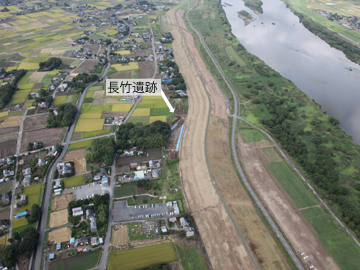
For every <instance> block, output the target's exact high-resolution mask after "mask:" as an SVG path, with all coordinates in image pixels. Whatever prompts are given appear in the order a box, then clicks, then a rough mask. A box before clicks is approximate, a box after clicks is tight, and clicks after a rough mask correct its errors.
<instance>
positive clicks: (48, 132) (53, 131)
mask: <svg viewBox="0 0 360 270" xmlns="http://www.w3.org/2000/svg"><path fill="white" fill-rule="evenodd" d="M65 131H66V127H61V128H44V129H37V130H32V131H25V132H23V136H22V142H21V148H20V152H22V153H23V152H26V151H27V149H26V148H27V145H28V143H29V142H31V143H33V142H34V141H37V142H42V143H43V146H44V147H48V146H52V145H55V144H57V143H61V140H62V137H63V134H64V132H65Z"/></svg>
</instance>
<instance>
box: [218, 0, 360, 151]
mask: <svg viewBox="0 0 360 270" xmlns="http://www.w3.org/2000/svg"><path fill="white" fill-rule="evenodd" d="M225 2H226V3H228V4H230V5H233V6H232V7H229V6H227V7H224V11H225V13H226V16H227V19H228V21H229V23H230V24H231V27H232V33H233V34H234V35H235V36H236V37H237V38H238V40H239V41H240V43H241V44H242V45H243V46H244V47H245V48H246V49H247V50H248V51H249V52H251V53H252V54H254V55H256V56H258V57H259V58H260V59H262V60H263V61H264V62H265V63H266V64H267V65H269V66H270V67H272V68H273V69H274V70H276V71H277V72H279V73H280V74H281V75H282V76H284V77H286V78H288V79H289V80H291V81H292V82H293V83H295V84H296V86H297V87H299V88H300V89H301V90H302V91H303V92H305V93H306V94H307V95H308V96H309V97H310V98H311V99H314V100H315V101H316V102H317V103H319V104H321V108H322V110H325V111H327V114H328V115H330V116H333V117H335V118H337V119H338V120H339V121H340V123H341V124H340V127H341V128H342V129H344V130H345V132H346V133H347V134H349V135H351V136H352V137H353V140H354V141H355V142H356V143H358V144H360V66H359V65H357V64H354V63H353V62H351V61H350V60H348V59H347V58H346V56H345V55H344V53H343V52H341V51H338V50H336V49H334V48H331V47H330V45H328V44H327V43H326V42H325V41H323V40H322V39H320V38H318V37H317V36H315V35H314V34H312V33H311V32H310V31H308V30H307V29H306V28H305V27H304V26H303V25H302V24H301V23H300V22H299V18H298V17H297V16H295V15H294V14H293V13H292V12H291V11H290V9H288V8H287V7H286V5H285V3H284V2H282V1H280V0H263V2H264V4H263V6H262V8H263V10H264V13H263V14H260V15H257V14H255V13H254V12H253V11H252V10H251V9H249V8H247V7H245V6H244V3H243V1H241V0H226V1H225ZM223 3H224V2H223ZM240 10H246V11H247V12H249V13H250V14H251V15H252V16H253V17H254V18H256V19H257V20H256V21H254V22H252V23H250V24H249V25H247V26H245V25H244V22H243V20H242V19H240V18H239V17H238V14H237V12H238V11H240ZM350 70H352V71H350Z"/></svg>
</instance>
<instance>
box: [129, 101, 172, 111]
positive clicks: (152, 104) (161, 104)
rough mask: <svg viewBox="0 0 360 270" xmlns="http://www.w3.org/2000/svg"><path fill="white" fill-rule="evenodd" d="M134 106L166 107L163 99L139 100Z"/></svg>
mask: <svg viewBox="0 0 360 270" xmlns="http://www.w3.org/2000/svg"><path fill="white" fill-rule="evenodd" d="M136 108H139V109H140V108H167V105H166V103H165V101H164V100H161V99H158V100H141V101H140V102H139V104H138V105H137V107H136Z"/></svg>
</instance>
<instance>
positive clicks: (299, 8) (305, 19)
mask: <svg viewBox="0 0 360 270" xmlns="http://www.w3.org/2000/svg"><path fill="white" fill-rule="evenodd" d="M283 1H284V3H285V4H286V6H287V7H288V8H289V9H290V10H291V11H292V12H293V13H294V14H295V15H296V16H298V17H299V19H300V21H301V23H302V24H303V25H304V26H305V27H306V28H307V29H308V30H309V31H310V32H312V33H313V34H315V35H317V36H319V37H320V38H321V39H322V40H324V41H325V42H327V43H328V44H329V45H330V46H332V47H334V48H336V49H338V50H340V51H342V52H343V53H344V54H345V55H346V57H347V58H348V59H349V60H351V61H353V62H354V63H357V64H360V47H359V42H360V33H359V32H358V31H349V30H348V29H346V28H345V27H344V26H342V25H339V24H336V23H334V22H331V21H330V20H328V19H326V18H324V17H323V16H321V15H319V14H316V13H315V12H313V11H312V10H309V9H308V8H307V7H306V4H304V2H303V1H302V0H300V1H292V0H283Z"/></svg>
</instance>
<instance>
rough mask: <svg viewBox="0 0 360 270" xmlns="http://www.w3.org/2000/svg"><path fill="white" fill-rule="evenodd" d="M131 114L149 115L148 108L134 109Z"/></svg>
mask: <svg viewBox="0 0 360 270" xmlns="http://www.w3.org/2000/svg"><path fill="white" fill-rule="evenodd" d="M131 116H150V109H149V108H144V109H136V110H135V111H134V112H133V113H132V115H131Z"/></svg>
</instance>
